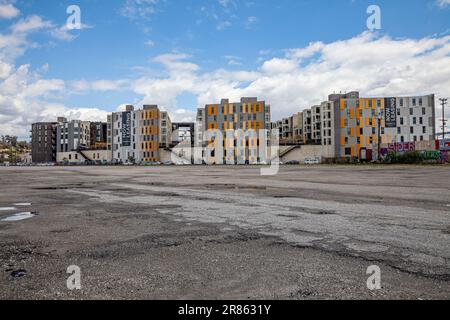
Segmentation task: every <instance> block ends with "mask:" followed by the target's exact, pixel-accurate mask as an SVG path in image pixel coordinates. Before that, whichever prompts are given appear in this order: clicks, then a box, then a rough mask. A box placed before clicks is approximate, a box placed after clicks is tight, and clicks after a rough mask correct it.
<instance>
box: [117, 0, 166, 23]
mask: <svg viewBox="0 0 450 320" xmlns="http://www.w3.org/2000/svg"><path fill="white" fill-rule="evenodd" d="M161 2H163V1H161V0H126V1H125V4H124V5H123V7H122V8H121V14H122V15H123V16H124V17H127V18H129V19H131V20H138V19H144V20H147V19H150V18H151V16H152V15H154V14H155V13H156V12H157V5H158V4H160V3H161Z"/></svg>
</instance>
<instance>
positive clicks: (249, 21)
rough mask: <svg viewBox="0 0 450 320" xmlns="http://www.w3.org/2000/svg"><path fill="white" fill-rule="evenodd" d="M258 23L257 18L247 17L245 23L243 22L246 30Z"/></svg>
mask: <svg viewBox="0 0 450 320" xmlns="http://www.w3.org/2000/svg"><path fill="white" fill-rule="evenodd" d="M257 22H258V18H257V17H253V16H252V17H248V18H247V21H246V22H245V27H246V28H247V29H250V28H251V27H252V26H253V25H254V24H255V23H257Z"/></svg>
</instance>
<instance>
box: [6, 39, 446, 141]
mask: <svg viewBox="0 0 450 320" xmlns="http://www.w3.org/2000/svg"><path fill="white" fill-rule="evenodd" d="M1 46H2V38H1V37H0V53H1V52H2V50H1ZM3 46H7V42H6V40H3ZM228 58H231V59H232V58H236V57H233V56H228ZM263 59H264V61H262V63H261V65H260V67H259V68H257V69H255V70H236V71H230V70H227V69H218V70H214V71H208V72H205V71H203V70H202V69H201V67H200V66H199V65H198V64H197V63H194V62H193V61H192V60H193V57H192V56H191V55H189V54H185V53H179V52H178V53H168V54H163V55H159V56H157V57H154V58H153V59H151V62H152V63H156V64H159V65H161V66H162V67H163V68H164V72H159V73H156V72H152V73H145V74H144V75H143V76H140V77H138V78H136V79H119V80H111V79H103V80H97V81H86V80H78V81H62V80H59V79H44V78H43V76H42V74H40V73H39V72H31V71H30V68H29V67H28V66H20V67H18V68H16V67H15V66H14V64H13V63H11V62H8V61H6V60H4V59H1V60H0V61H1V62H2V63H0V127H1V128H2V133H3V132H5V133H9V134H18V135H22V136H25V135H26V134H27V130H28V129H29V125H30V123H31V122H33V121H37V120H52V119H54V118H55V117H56V116H58V115H71V116H73V117H75V116H80V117H81V116H84V117H86V118H89V117H90V116H92V117H93V118H94V117H95V118H96V119H98V117H100V118H101V117H105V116H106V112H104V111H102V110H100V109H96V108H89V109H80V108H68V107H67V106H64V105H63V104H61V103H59V102H58V101H61V100H60V97H61V96H67V95H70V94H76V93H83V92H86V91H101V92H103V91H118V90H131V91H132V92H134V93H135V94H136V96H137V97H138V98H139V99H140V100H139V101H138V102H137V103H136V101H135V104H136V105H141V104H144V103H145V104H158V105H159V106H161V107H162V108H163V109H165V110H167V111H169V112H170V114H171V117H172V118H173V119H174V120H175V121H188V120H191V121H192V120H194V119H195V114H196V110H195V109H189V107H193V106H183V105H177V103H178V98H179V97H180V95H183V94H191V95H194V96H196V97H197V106H204V105H205V104H207V103H213V102H219V101H220V99H221V98H229V99H231V100H232V101H239V99H240V97H242V96H257V97H258V98H260V99H264V100H266V101H267V102H268V103H270V104H271V105H272V116H273V119H274V120H275V119H279V118H280V117H283V116H288V115H291V114H293V113H295V112H297V111H301V110H303V109H305V108H309V107H310V106H312V105H316V104H318V103H320V102H321V101H323V100H326V99H327V96H328V94H330V93H332V92H339V91H350V90H359V91H360V92H361V94H362V95H364V96H391V95H418V94H429V93H435V94H437V95H438V97H440V96H450V77H449V76H448V75H449V74H450V36H449V35H442V36H435V37H427V38H422V39H392V38H390V37H388V36H383V37H379V36H376V35H374V34H372V33H363V34H360V35H358V36H355V37H353V38H351V39H347V40H341V41H335V42H331V43H321V42H316V43H311V44H309V45H308V46H306V47H303V48H292V49H289V50H286V51H285V53H283V54H280V55H278V56H277V57H273V58H271V57H263ZM228 61H229V60H228ZM155 75H157V76H155ZM448 109H449V110H448V116H449V117H450V108H448ZM439 110H440V109H439V108H437V114H439ZM104 119H106V118H103V120H104Z"/></svg>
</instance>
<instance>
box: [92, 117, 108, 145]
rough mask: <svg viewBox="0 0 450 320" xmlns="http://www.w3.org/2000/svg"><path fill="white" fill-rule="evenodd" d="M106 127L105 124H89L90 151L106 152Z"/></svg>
mask: <svg viewBox="0 0 450 320" xmlns="http://www.w3.org/2000/svg"><path fill="white" fill-rule="evenodd" d="M107 126H108V125H107V123H106V122H91V127H90V131H91V139H90V140H91V141H90V149H94V150H106V140H107V137H108V132H107Z"/></svg>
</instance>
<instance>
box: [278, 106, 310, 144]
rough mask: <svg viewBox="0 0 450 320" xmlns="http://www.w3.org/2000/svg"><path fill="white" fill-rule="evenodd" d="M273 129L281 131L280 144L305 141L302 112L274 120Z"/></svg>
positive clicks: (302, 142)
mask: <svg viewBox="0 0 450 320" xmlns="http://www.w3.org/2000/svg"><path fill="white" fill-rule="evenodd" d="M272 129H275V130H277V131H278V132H279V137H280V145H300V144H304V143H305V137H304V133H303V113H302V112H298V113H296V114H294V115H292V116H290V117H287V118H283V119H282V120H279V121H276V122H273V123H272Z"/></svg>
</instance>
